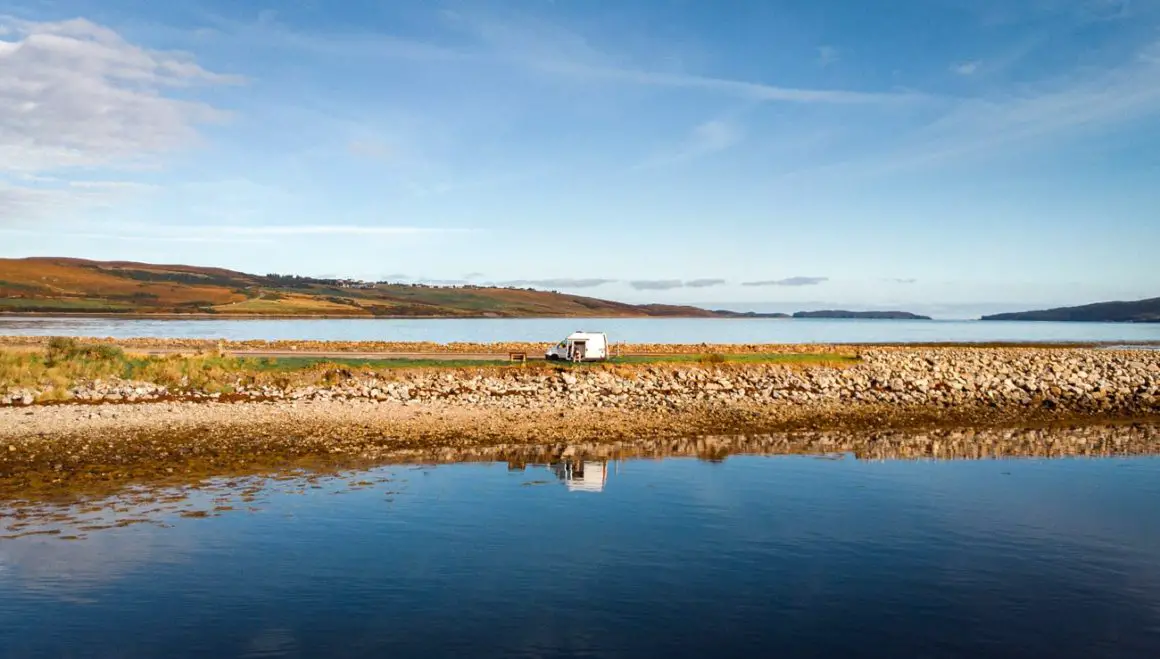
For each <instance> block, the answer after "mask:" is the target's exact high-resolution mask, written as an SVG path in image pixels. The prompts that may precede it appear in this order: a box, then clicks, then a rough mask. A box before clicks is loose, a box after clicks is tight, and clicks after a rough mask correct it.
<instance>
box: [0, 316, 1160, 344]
mask: <svg viewBox="0 0 1160 659" xmlns="http://www.w3.org/2000/svg"><path fill="white" fill-rule="evenodd" d="M578 329H585V330H593V331H604V332H608V333H609V336H610V338H611V339H612V340H614V341H626V342H630V343H921V342H933V341H976V342H986V341H1117V342H1125V343H1133V342H1142V341H1160V323H1152V324H1125V323H1048V322H1043V323H1030V322H982V321H969V320H929V321H928V320H826V319H809V320H782V319H730V320H724V319H668V318H631V319H625V318H619V319H592V318H584V319H577V318H564V319H559V318H551V319H494V320H478V319H471V320H460V319H439V320H396V319H382V320H378V319H339V320H333V319H318V320H142V319H106V318H23V317H20V318H16V317H3V316H0V335H4V334H10V335H62V336H101V337H104V336H111V337H118V338H125V337H174V338H200V339H232V340H246V339H267V340H274V339H298V340H311V339H313V340H331V341H434V342H437V343H450V342H456V341H466V342H493V341H544V342H548V341H554V340H556V339H559V338H561V337H563V336H566V335H567V334H568V333H570V332H572V331H575V330H578Z"/></svg>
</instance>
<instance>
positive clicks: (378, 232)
mask: <svg viewBox="0 0 1160 659" xmlns="http://www.w3.org/2000/svg"><path fill="white" fill-rule="evenodd" d="M212 231H214V232H219V233H227V234H233V235H245V236H316V235H345V236H350V235H358V236H399V235H415V234H424V233H461V232H464V231H467V229H443V228H427V227H394V226H391V227H387V226H359V225H329V224H309V225H296V224H295V225H281V226H279V225H271V226H253V227H241V226H224V227H213V228H212Z"/></svg>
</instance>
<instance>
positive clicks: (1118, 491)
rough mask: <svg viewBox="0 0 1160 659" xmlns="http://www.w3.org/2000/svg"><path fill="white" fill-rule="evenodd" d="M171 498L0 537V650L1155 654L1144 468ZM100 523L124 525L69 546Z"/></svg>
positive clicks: (729, 470)
mask: <svg viewBox="0 0 1160 659" xmlns="http://www.w3.org/2000/svg"><path fill="white" fill-rule="evenodd" d="M243 495H244V496H243ZM183 496H184V497H185V498H184V499H181V502H180V503H176V504H164V503H159V502H158V500H157V499H156V498H151V497H149V496H145V495H141V494H139V495H138V500H137V501H136V502H135V503H125V502H122V503H118V504H115V505H114V504H107V505H105V506H104V507H99V506H98V507H96V508H94V509H93V510H89V511H88V512H86V513H84V514H85V515H87V518H86V521H73V522H71V524H72V525H73V526H74V527H76V528H72V529H70V528H68V527H69V524H70V522H60V521H59V518H58V521H55V522H46V523H49V524H50V525H51V524H57V525H61V524H63V525H64V526H65V531H64V534H62V535H58V536H26V537H20V538H17V539H11V538H9V539H3V540H0V655H3V656H4V657H14V658H15V657H67V656H78V657H80V656H84V657H234V656H244V657H327V656H343V657H444V656H446V657H521V656H522V657H564V656H585V657H707V656H708V657H733V656H746V657H775V656H778V657H780V656H795V657H799V656H800V657H841V656H859V657H891V658H893V657H1053V658H1062V657H1082V658H1089V657H1156V656H1160V515H1157V514H1156V512H1157V511H1158V510H1160V459H1156V458H1148V457H1127V458H1124V457H1121V458H1103V459H1051V460H1048V459H1014V460H985V461H947V462H938V461H890V460H887V461H877V462H872V461H860V460H855V459H852V458H851V457H848V456H846V457H842V456H839V457H836V458H833V457H831V458H827V459H822V458H813V457H759V456H747V457H737V456H734V457H729V458H727V459H725V460H724V461H723V462H708V461H700V460H696V459H666V460H629V461H623V462H611V463H609V462H593V461H589V462H587V463H585V462H579V463H575V464H570V465H555V466H547V465H546V466H535V465H533V466H528V467H526V469H524V470H520V469H515V470H513V469H509V468H508V467H507V466H506V465H505V464H503V463H498V464H459V465H448V466H438V467H421V466H405V465H404V466H392V467H383V468H379V469H375V470H371V471H367V472H361V473H354V474H347V475H345V476H343V477H336V478H322V479H313V480H300V479H299V480H294V479H291V480H261V479H257V480H248V481H244V482H234V483H232V484H229V485H226V486H222V487H220V488H219V489H218V490H216V491H194V492H187V493H185V494H184V495H183ZM180 498H181V497H174V498H173V499H163V501H172V500H176V499H180ZM167 505H168V506H169V507H167ZM174 506H176V507H174ZM215 506H218V507H220V508H221V509H220V510H218V511H217V512H210V513H209V516H208V517H193V516H189V515H193V514H198V512H197V511H213V509H214V508H215ZM226 508H232V509H226ZM178 509H180V510H181V511H183V512H184V514H185V515H186V516H182V514H181V513H180V512H178ZM117 520H145V522H146V523H141V524H133V525H129V526H124V527H113V528H104V529H99V530H94V528H95V527H99V526H106V527H107V526H109V525H111V524H113V523H114V522H116V521H117ZM9 521H11V520H9ZM86 524H87V525H88V526H85V525H86ZM73 533H76V534H79V535H80V536H83V537H80V538H79V539H73V540H69V539H64V538H67V537H68V534H73Z"/></svg>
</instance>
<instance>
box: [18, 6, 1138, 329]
mask: <svg viewBox="0 0 1160 659" xmlns="http://www.w3.org/2000/svg"><path fill="white" fill-rule="evenodd" d="M0 14H2V15H3V17H2V18H0V255H2V256H30V255H69V256H82V257H89V258H99V259H131V260H139V261H151V262H185V263H196V264H204V265H219V266H225V267H231V268H236V269H241V270H245V271H251V272H275V271H276V272H296V273H301V274H314V275H341V276H355V277H363V278H376V279H377V278H387V277H391V278H397V277H399V276H406V277H408V278H413V279H420V280H428V281H446V282H452V281H460V280H470V281H475V282H481V283H482V282H513V281H519V282H527V283H530V284H531V285H538V286H543V287H548V288H559V289H565V290H572V291H576V292H582V293H586V294H590V295H594V296H599V297H610V298H618V299H625V300H632V301H646V300H647V301H665V302H699V303H712V304H718V303H720V304H735V305H750V306H761V305H762V304H763V303H764V304H765V305H767V306H768V305H774V306H779V305H786V306H787V307H791V308H792V307H795V306H799V305H806V304H807V303H808V304H843V305H848V306H859V307H868V308H873V307H879V306H904V307H907V308H931V307H932V305H940V308H941V307H954V306H958V307H961V308H968V307H970V308H980V309H988V308H1004V307H1007V306H1015V307H1019V306H1024V305H1028V304H1031V305H1041V304H1065V303H1078V302H1084V301H1092V300H1100V299H1113V298H1121V299H1123V298H1141V297H1151V296H1156V295H1160V267H1158V266H1157V264H1156V261H1157V258H1156V252H1157V251H1158V250H1157V246H1158V245H1160V2H1156V1H1153V0H1135V1H1128V0H897V1H894V2H890V3H869V2H863V1H862V0H813V1H808V2H807V1H804V0H802V1H798V2H778V1H772V0H771V1H769V2H760V3H754V2H740V1H739V2H724V1H722V2H712V3H710V2H700V1H693V0H683V1H682V0H672V1H668V2H661V1H652V2H628V1H626V2H615V3H614V2H592V1H583V2H581V1H568V0H556V1H555V2H551V1H548V0H535V1H531V0H528V1H519V2H488V3H483V2H422V3H421V2H382V1H378V2H372V1H369V0H347V1H344V2H341V3H335V2H327V3H324V2H321V0H298V1H293V2H290V1H287V2H274V1H267V2H248V1H240V0H188V1H185V2H180V3H176V2H174V3H163V2H153V1H145V0H102V1H101V2H95V1H92V0H86V1H80V0H56V1H53V2H30V1H28V0H16V3H15V4H12V3H11V2H8V3H5V7H4V9H3V11H2V12H0Z"/></svg>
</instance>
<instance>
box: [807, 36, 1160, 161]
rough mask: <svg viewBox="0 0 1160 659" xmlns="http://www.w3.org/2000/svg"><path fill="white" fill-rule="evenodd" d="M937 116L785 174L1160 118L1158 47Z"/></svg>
mask: <svg viewBox="0 0 1160 659" xmlns="http://www.w3.org/2000/svg"><path fill="white" fill-rule="evenodd" d="M940 105H941V107H942V109H941V111H940V112H939V113H937V114H935V115H934V118H933V119H932V120H930V121H929V122H928V123H926V124H925V125H922V126H919V127H917V128H915V129H913V130H911V131H909V132H908V133H905V134H903V135H902V136H900V137H899V138H898V139H896V140H893V141H892V142H891V143H890V145H889V146H888V147H886V148H885V149H883V150H878V151H868V152H866V153H864V154H862V155H858V156H854V157H852V158H850V159H848V160H845V161H839V162H833V163H830V164H828V165H822V166H819V167H815V168H806V169H803V170H799V171H797V172H793V173H791V174H789V175H787V178H793V177H800V176H803V175H816V174H828V175H831V176H847V175H869V176H877V175H884V174H892V173H897V172H899V171H905V170H911V169H914V168H918V167H929V166H932V165H936V164H940V163H944V162H952V161H956V160H962V159H966V158H985V157H988V156H989V155H991V154H994V153H997V152H1010V151H1012V150H1017V151H1020V152H1027V151H1028V150H1029V149H1031V148H1034V147H1041V146H1047V145H1059V144H1062V143H1064V142H1065V141H1067V140H1073V139H1076V138H1078V137H1080V136H1082V135H1084V134H1091V133H1093V132H1097V131H1100V130H1106V129H1108V128H1110V127H1120V126H1123V125H1124V124H1126V123H1127V122H1132V121H1137V120H1140V119H1143V118H1146V117H1153V116H1156V115H1158V114H1160V41H1155V42H1152V43H1150V44H1148V45H1147V46H1145V47H1143V48H1141V49H1139V50H1137V51H1136V53H1135V54H1134V55H1133V56H1131V57H1129V58H1128V59H1127V60H1125V61H1122V62H1121V63H1119V64H1118V65H1114V66H1110V67H1104V68H1096V67H1089V68H1085V69H1082V70H1077V71H1072V72H1070V73H1068V74H1064V75H1059V76H1055V77H1053V78H1051V79H1047V80H1040V81H1037V82H1033V83H1025V84H1020V85H1017V86H1013V87H1012V86H1008V87H1007V88H1006V89H1005V90H1003V91H993V92H991V93H989V94H987V95H986V96H979V97H972V98H963V99H945V100H943V101H941V102H940Z"/></svg>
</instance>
